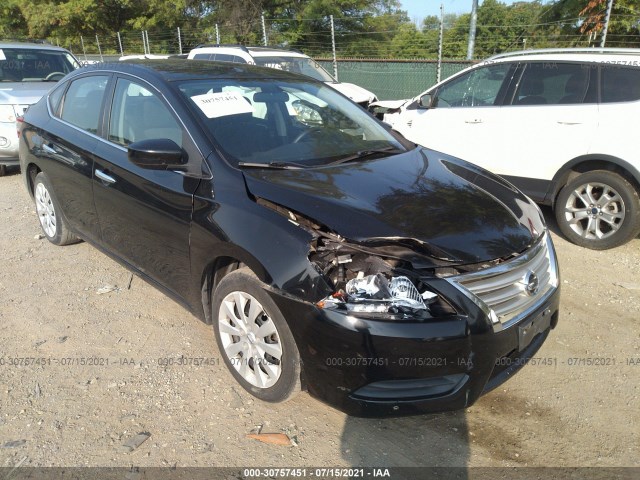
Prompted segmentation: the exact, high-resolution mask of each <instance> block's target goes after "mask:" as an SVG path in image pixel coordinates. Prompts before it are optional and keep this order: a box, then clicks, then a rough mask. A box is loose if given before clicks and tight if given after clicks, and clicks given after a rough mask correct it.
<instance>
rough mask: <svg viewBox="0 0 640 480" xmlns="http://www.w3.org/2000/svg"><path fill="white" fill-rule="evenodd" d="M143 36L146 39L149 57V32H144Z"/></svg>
mask: <svg viewBox="0 0 640 480" xmlns="http://www.w3.org/2000/svg"><path fill="white" fill-rule="evenodd" d="M144 36H145V38H146V39H147V54H148V55H151V45H149V30H145V31H144Z"/></svg>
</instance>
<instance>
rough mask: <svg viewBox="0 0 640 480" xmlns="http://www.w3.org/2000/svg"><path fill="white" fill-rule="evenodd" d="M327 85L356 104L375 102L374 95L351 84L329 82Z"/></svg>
mask: <svg viewBox="0 0 640 480" xmlns="http://www.w3.org/2000/svg"><path fill="white" fill-rule="evenodd" d="M328 85H329V86H331V87H333V88H334V89H335V90H337V91H339V92H340V93H341V94H343V95H344V96H346V97H348V98H350V99H351V100H352V101H354V102H356V103H363V102H367V103H368V102H371V101H372V100H375V98H376V95H375V93H373V92H370V91H369V90H366V89H364V88H362V87H359V86H358V85H355V84H353V83H341V82H338V83H331V82H329V83H328Z"/></svg>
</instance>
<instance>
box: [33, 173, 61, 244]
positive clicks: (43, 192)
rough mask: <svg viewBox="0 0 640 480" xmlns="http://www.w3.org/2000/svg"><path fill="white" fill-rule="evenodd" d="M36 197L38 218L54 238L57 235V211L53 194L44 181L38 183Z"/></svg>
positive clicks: (50, 236)
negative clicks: (54, 206)
mask: <svg viewBox="0 0 640 480" xmlns="http://www.w3.org/2000/svg"><path fill="white" fill-rule="evenodd" d="M35 199H36V211H37V212H38V218H39V219H40V225H41V226H42V230H44V233H46V235H47V237H49V238H53V237H55V235H56V224H57V223H56V212H55V209H54V208H53V201H52V200H51V195H50V194H49V191H48V190H47V187H45V186H44V185H43V184H42V183H38V184H37V185H36V191H35Z"/></svg>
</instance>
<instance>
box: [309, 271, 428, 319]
mask: <svg viewBox="0 0 640 480" xmlns="http://www.w3.org/2000/svg"><path fill="white" fill-rule="evenodd" d="M437 298H438V295H437V294H435V293H433V292H431V291H429V290H425V291H424V292H423V293H420V292H418V289H417V288H416V287H415V285H414V284H413V283H412V282H411V280H409V279H408V278H407V277H404V276H397V277H391V278H389V279H388V278H387V277H385V276H384V275H382V274H381V273H378V274H375V275H367V276H364V275H359V276H358V277H357V278H354V279H351V280H349V281H348V282H347V284H346V286H345V289H344V291H340V292H337V293H334V294H333V295H332V296H330V297H327V298H325V299H324V300H323V301H322V302H320V304H319V305H320V306H321V307H322V308H329V309H340V310H344V311H346V312H348V313H351V314H354V315H359V314H362V315H365V316H370V315H373V316H379V317H382V318H388V319H394V318H402V317H403V316H405V315H407V314H409V315H411V317H412V318H422V317H424V316H426V315H428V306H429V304H431V303H432V302H435V301H436V299H437Z"/></svg>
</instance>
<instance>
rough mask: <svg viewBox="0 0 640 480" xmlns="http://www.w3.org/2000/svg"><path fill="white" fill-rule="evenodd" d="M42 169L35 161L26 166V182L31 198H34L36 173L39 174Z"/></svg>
mask: <svg viewBox="0 0 640 480" xmlns="http://www.w3.org/2000/svg"><path fill="white" fill-rule="evenodd" d="M41 171H42V170H41V169H40V167H38V166H37V165H36V164H35V163H30V164H28V165H27V166H26V167H25V177H24V178H25V182H26V184H27V191H28V192H29V195H31V198H33V195H34V190H33V187H34V185H35V183H36V175H38V174H39V173H40V172H41Z"/></svg>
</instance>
